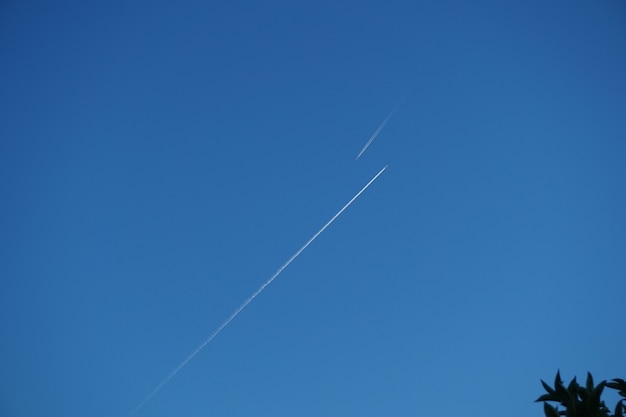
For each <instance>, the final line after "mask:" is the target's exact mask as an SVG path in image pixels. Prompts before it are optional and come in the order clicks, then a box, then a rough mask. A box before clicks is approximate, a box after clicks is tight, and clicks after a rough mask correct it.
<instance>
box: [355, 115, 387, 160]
mask: <svg viewBox="0 0 626 417" xmlns="http://www.w3.org/2000/svg"><path fill="white" fill-rule="evenodd" d="M397 109H398V106H396V107H395V108H394V109H393V110H392V111H391V113H389V116H387V117H386V118H385V120H383V122H382V123H381V124H380V126H378V129H376V131H375V132H374V133H373V134H372V136H371V137H370V140H368V141H367V143H366V144H365V146H364V147H363V149H361V152H359V154H358V155H357V156H356V159H355V160H357V159H359V158H360V157H361V155H363V152H365V150H366V149H367V148H368V147H369V146H370V144H371V143H372V142H373V141H374V139H376V136H378V134H379V133H380V131H381V130H383V127H385V125H386V124H387V122H388V121H389V119H391V116H393V114H394V113H395V112H396V110H397Z"/></svg>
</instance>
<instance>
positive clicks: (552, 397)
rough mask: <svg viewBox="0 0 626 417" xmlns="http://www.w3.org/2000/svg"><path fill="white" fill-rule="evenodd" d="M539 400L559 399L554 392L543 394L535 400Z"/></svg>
mask: <svg viewBox="0 0 626 417" xmlns="http://www.w3.org/2000/svg"><path fill="white" fill-rule="evenodd" d="M539 401H557V400H556V399H555V398H554V396H553V395H552V394H543V395H542V396H541V397H539V398H537V399H536V400H535V402H536V403H538V402H539Z"/></svg>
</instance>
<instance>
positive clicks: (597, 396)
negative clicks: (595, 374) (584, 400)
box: [591, 381, 606, 407]
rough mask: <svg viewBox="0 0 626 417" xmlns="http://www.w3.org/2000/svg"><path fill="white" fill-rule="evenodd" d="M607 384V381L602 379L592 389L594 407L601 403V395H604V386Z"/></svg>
mask: <svg viewBox="0 0 626 417" xmlns="http://www.w3.org/2000/svg"><path fill="white" fill-rule="evenodd" d="M605 385H606V381H602V382H600V383H599V384H598V386H597V387H596V388H595V389H594V390H593V391H592V395H591V401H592V403H593V406H594V407H597V406H598V405H599V404H600V396H601V395H602V391H604V386H605Z"/></svg>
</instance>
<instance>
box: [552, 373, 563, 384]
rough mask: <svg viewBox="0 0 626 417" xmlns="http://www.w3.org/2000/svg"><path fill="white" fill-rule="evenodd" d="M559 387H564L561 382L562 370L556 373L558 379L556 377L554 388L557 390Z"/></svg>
mask: <svg viewBox="0 0 626 417" xmlns="http://www.w3.org/2000/svg"><path fill="white" fill-rule="evenodd" d="M558 385H563V381H562V380H561V371H560V370H557V371H556V377H554V388H556V387H557V386H558Z"/></svg>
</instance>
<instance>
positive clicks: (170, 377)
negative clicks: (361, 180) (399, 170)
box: [127, 165, 388, 417]
mask: <svg viewBox="0 0 626 417" xmlns="http://www.w3.org/2000/svg"><path fill="white" fill-rule="evenodd" d="M387 166H388V165H385V167H384V168H383V169H381V170H380V171H378V174H376V175H374V178H372V179H371V180H370V181H369V182H368V183H367V184H365V186H364V187H363V188H361V190H360V191H359V192H358V193H356V194H355V196H354V197H352V199H351V200H350V201H348V202H347V203H346V205H345V206H343V207H342V208H341V210H339V211H338V212H337V214H335V215H334V216H333V217H332V218H331V219H330V220H329V221H328V222H327V223H326V224H325V225H324V226H323V227H322V228H321V229H320V230H319V231H318V232H317V233H315V234H314V235H313V237H312V238H311V239H309V240H308V242H306V243H305V244H304V246H302V247H301V248H300V249H299V250H298V251H297V252H296V253H294V254H293V255H292V256H291V258H289V260H288V261H287V262H285V263H284V264H283V266H281V267H280V268H278V270H277V271H276V272H274V275H272V276H271V277H270V279H268V280H267V281H265V283H264V284H263V285H261V287H259V289H258V290H256V291H255V292H254V293H253V294H252V295H251V296H250V297H248V299H247V300H246V301H244V302H243V303H242V304H241V305H240V306H239V307H238V308H237V309H236V310H235V311H234V312H233V313H232V314H231V315H230V316H229V317H228V318H227V319H226V320H225V321H224V322H223V323H222V324H221V325H220V326H219V327H218V328H217V329H215V330H214V331H213V333H211V335H210V336H209V337H207V338H206V339H205V340H204V342H202V343H201V344H200V346H198V347H197V348H196V350H194V351H193V352H191V354H189V356H187V358H186V359H185V360H184V361H182V362H181V363H180V365H178V366H177V367H176V369H174V370H173V371H172V372H170V374H169V375H168V376H167V377H166V378H165V379H164V380H163V381H162V382H161V383H160V384H159V385H157V387H156V388H155V389H154V390H152V392H151V393H150V394H149V395H148V396H147V397H146V398H145V399H144V400H143V401H142V402H141V403H139V405H138V406H137V407H135V409H134V410H133V411H131V413H130V414H128V416H127V417H131V416H132V415H134V414H135V413H136V412H137V411H139V409H141V407H143V406H144V404H146V403H147V402H148V401H149V400H150V399H151V398H152V397H154V395H155V394H156V393H157V392H159V390H160V389H161V388H163V386H164V385H165V384H167V383H168V382H169V381H170V379H172V378H173V377H174V375H176V374H177V373H178V371H180V370H181V369H182V368H183V367H184V366H185V365H187V363H189V361H190V360H192V359H193V358H194V356H196V355H197V354H198V353H199V352H200V351H201V350H202V348H204V347H205V346H206V345H207V344H208V343H209V342H210V341H211V340H213V339H214V338H215V336H217V335H218V334H219V332H221V331H222V330H223V329H224V327H226V326H228V324H229V323H230V322H231V321H233V319H234V318H235V317H237V315H238V314H239V313H241V311H242V310H243V309H244V308H246V306H247V305H248V304H250V302H252V300H254V299H255V298H256V296H257V295H259V294H261V292H262V291H263V290H264V289H265V287H267V286H268V285H270V284H271V283H272V281H274V280H275V279H276V277H278V275H280V273H281V272H283V270H284V269H285V268H287V267H288V266H289V264H290V263H292V262H293V261H294V259H296V258H297V257H298V256H299V255H300V254H301V253H302V252H303V251H304V250H305V249H306V248H307V247H308V246H309V245H310V244H311V243H313V241H314V240H315V239H317V237H318V236H319V235H321V234H322V232H323V231H324V230H326V228H328V226H330V225H331V224H332V222H334V221H335V219H336V218H337V217H339V216H340V215H341V213H343V212H344V211H345V210H346V209H347V208H348V207H350V204H352V203H353V202H354V200H356V199H357V198H358V197H359V196H360V195H361V194H362V193H363V192H364V191H365V190H367V188H368V187H369V186H370V185H371V184H372V183H373V182H374V181H376V178H378V177H379V176H380V174H382V173H383V172H384V171H385V170H386V169H387Z"/></svg>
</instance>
